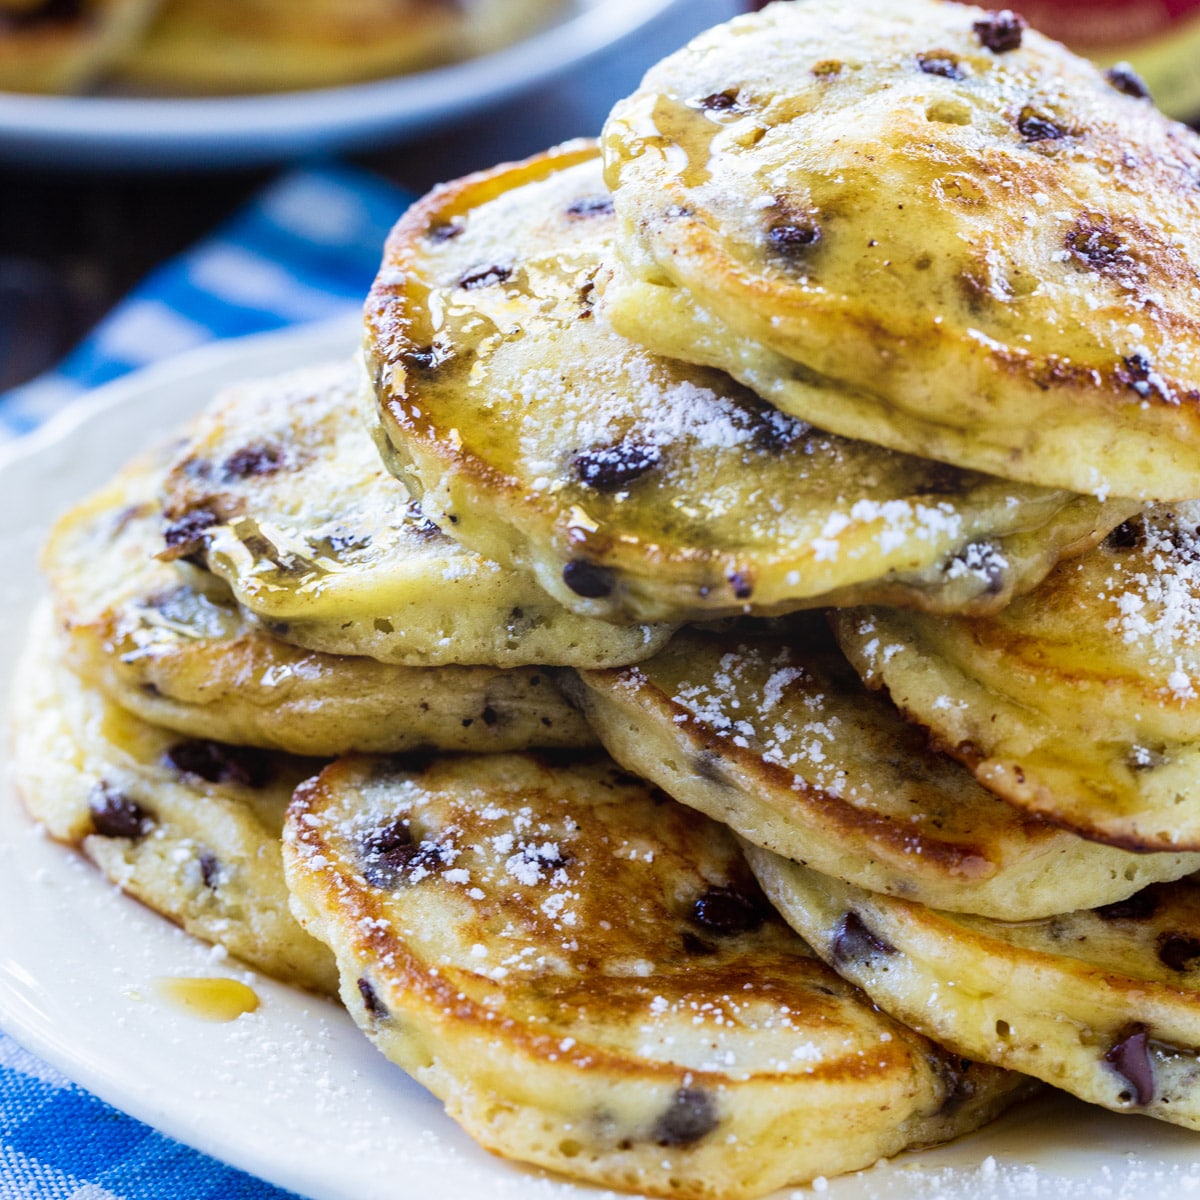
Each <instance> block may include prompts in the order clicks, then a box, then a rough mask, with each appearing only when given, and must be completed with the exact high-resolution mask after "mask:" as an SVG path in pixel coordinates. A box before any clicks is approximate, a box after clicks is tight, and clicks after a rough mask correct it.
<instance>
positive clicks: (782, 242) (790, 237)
mask: <svg viewBox="0 0 1200 1200" xmlns="http://www.w3.org/2000/svg"><path fill="white" fill-rule="evenodd" d="M767 240H768V241H769V242H770V243H771V245H772V246H775V247H776V248H777V249H779V250H784V251H787V252H789V253H791V252H795V251H800V250H806V249H807V248H808V247H809V246H815V245H816V244H817V243H818V242H819V241H820V240H821V227H820V226H819V225H818V224H817V223H816V221H813V220H803V219H801V220H792V221H782V222H780V223H779V224H778V225H772V226H771V228H770V229H768V230H767Z"/></svg>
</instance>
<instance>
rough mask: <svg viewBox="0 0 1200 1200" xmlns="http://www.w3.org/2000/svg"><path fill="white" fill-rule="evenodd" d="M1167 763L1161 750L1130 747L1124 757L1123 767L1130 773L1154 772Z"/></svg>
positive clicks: (1146, 747)
mask: <svg viewBox="0 0 1200 1200" xmlns="http://www.w3.org/2000/svg"><path fill="white" fill-rule="evenodd" d="M1166 761H1167V757H1166V755H1165V754H1163V752H1162V751H1161V750H1152V749H1151V748H1150V747H1149V746H1139V745H1136V744H1135V745H1132V746H1130V747H1129V753H1128V754H1126V755H1125V765H1126V766H1127V767H1128V768H1129V769H1130V770H1131V771H1154V770H1157V769H1158V768H1159V767H1161V766H1162V765H1163V763H1165V762H1166Z"/></svg>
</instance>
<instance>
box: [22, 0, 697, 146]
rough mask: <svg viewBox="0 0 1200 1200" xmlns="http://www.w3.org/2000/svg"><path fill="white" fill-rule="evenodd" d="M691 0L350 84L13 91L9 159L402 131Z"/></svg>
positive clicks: (570, 66) (651, 3)
mask: <svg viewBox="0 0 1200 1200" xmlns="http://www.w3.org/2000/svg"><path fill="white" fill-rule="evenodd" d="M680 2H681V0H570V2H569V3H568V4H567V6H566V10H565V12H564V13H563V14H562V15H561V16H560V17H559V18H558V19H557V20H556V21H555V22H553V23H552V24H551V25H549V26H548V27H546V28H545V29H543V30H541V31H540V32H538V33H535V34H533V35H532V36H530V37H528V38H526V39H525V40H524V41H522V42H519V43H517V44H516V45H513V46H509V47H507V48H506V49H503V50H500V51H497V52H496V53H494V54H489V55H486V56H484V57H482V58H476V59H471V60H469V61H467V62H462V63H456V64H454V65H453V66H449V67H441V68H438V69H437V70H432V71H421V72H417V73H415V74H411V75H402V76H397V77H394V78H391V79H382V80H375V81H373V82H370V83H360V84H354V85H352V86H349V87H336V88H321V89H316V90H312V91H301V92H286V93H279V94H275V95H262V96H224V97H218V98H211V99H210V98H204V99H193V98H186V99H185V98H179V99H173V98H163V99H159V98H151V97H127V96H31V95H17V94H15V93H12V92H3V93H0V161H7V162H21V163H31V164H39V165H52V166H57V167H69V168H80V167H103V168H113V167H126V168H128V167H151V168H159V167H184V166H232V165H236V164H244V163H256V162H266V161H271V160H277V159H285V158H292V157H296V156H297V155H301V154H312V153H314V152H317V151H325V150H335V149H348V148H357V147H361V146H366V145H369V144H371V143H373V142H378V141H380V140H382V139H384V138H386V139H387V140H389V141H396V140H399V139H401V138H404V137H411V136H415V135H417V134H419V133H426V132H428V131H429V130H430V129H432V128H434V127H436V126H438V125H440V124H442V123H444V122H449V121H451V120H453V119H455V118H456V117H461V116H463V115H465V114H468V113H471V112H475V111H478V110H481V109H483V108H485V107H486V106H487V105H490V104H493V103H497V102H499V101H501V100H503V99H505V98H507V97H509V96H511V95H513V94H514V93H516V92H518V91H521V90H524V89H526V88H531V87H533V86H534V85H536V84H538V83H543V82H545V81H546V80H549V79H551V78H553V77H554V76H557V75H560V74H563V73H565V72H567V71H571V70H579V69H580V68H581V67H582V66H583V65H584V64H585V63H586V62H587V61H588V60H589V59H591V58H593V57H594V56H596V55H598V54H600V53H602V52H604V51H606V50H611V49H613V48H614V47H616V46H617V45H618V44H619V43H620V42H622V41H623V40H625V39H626V38H628V37H630V36H631V35H632V34H634V33H635V32H637V31H638V30H640V29H642V28H643V27H644V26H646V25H648V24H650V23H651V22H653V21H655V20H656V19H658V18H659V17H660V16H661V15H662V14H663V13H665V12H666V11H667V10H668V9H670V8H673V7H676V6H677V5H679V4H680Z"/></svg>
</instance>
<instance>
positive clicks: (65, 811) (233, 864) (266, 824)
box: [11, 610, 337, 992]
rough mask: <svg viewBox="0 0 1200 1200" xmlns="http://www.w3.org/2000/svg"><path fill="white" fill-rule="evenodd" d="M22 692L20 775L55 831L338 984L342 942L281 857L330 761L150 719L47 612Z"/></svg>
mask: <svg viewBox="0 0 1200 1200" xmlns="http://www.w3.org/2000/svg"><path fill="white" fill-rule="evenodd" d="M14 696H15V703H14V704H13V710H12V719H11V726H12V731H13V749H14V755H13V758H14V780H15V782H16V786H17V790H18V792H19V793H20V795H21V798H22V799H23V801H24V802H25V807H26V808H27V809H28V810H29V812H30V815H31V816H33V817H34V818H35V819H36V820H38V821H41V822H42V823H43V824H44V825H45V827H46V829H47V830H48V832H49V833H50V834H51V836H53V837H55V838H58V839H60V840H62V841H65V842H71V843H73V844H75V845H77V846H78V847H79V848H80V849H81V850H82V851H83V853H84V854H85V855H87V857H88V858H90V859H91V860H92V861H93V862H94V863H95V864H96V866H97V867H99V868H100V870H101V871H102V872H103V873H104V874H105V875H106V876H107V877H108V878H109V879H110V880H111V881H112V882H113V883H114V884H116V886H117V887H119V888H120V889H121V890H122V891H124V892H128V893H129V895H131V896H134V897H136V898H137V899H138V900H140V901H142V902H143V903H144V904H146V905H148V906H149V907H150V908H153V909H155V910H156V911H157V912H160V913H162V914H163V915H164V916H166V917H169V918H170V919H171V920H173V921H176V922H177V923H178V924H180V925H182V926H183V928H184V929H186V930H187V931H188V932H189V933H191V934H194V935H195V936H196V937H199V938H203V939H204V940H205V941H208V942H213V943H214V944H216V945H219V946H223V947H225V949H227V950H228V951H229V952H230V953H231V954H234V955H236V956H237V957H238V958H240V959H242V960H243V961H244V962H247V963H249V964H250V965H251V966H254V967H257V968H259V969H260V970H262V971H264V972H266V973H267V974H268V975H272V976H274V977H275V978H277V979H281V980H283V981H284V982H285V983H293V984H298V985H300V986H302V987H308V988H312V989H313V990H315V991H322V992H332V991H333V990H334V989H335V987H336V980H337V976H336V971H335V969H334V964H333V960H332V957H331V956H330V954H329V952H328V950H327V949H326V948H325V947H324V946H323V945H322V944H321V943H320V942H318V941H316V940H315V939H314V938H312V937H310V936H309V935H308V934H306V933H305V932H304V931H303V930H302V929H301V928H300V926H299V925H297V924H296V922H295V920H294V919H293V918H292V916H291V915H290V913H289V911H288V903H287V892H286V889H285V888H284V882H283V868H282V866H281V864H280V858H279V837H280V832H281V830H282V828H283V819H284V812H285V810H286V808H287V804H288V800H289V799H290V798H291V795H292V791H293V789H294V788H295V786H296V785H297V784H298V783H299V782H300V781H301V780H302V779H304V778H305V777H306V776H308V775H311V774H312V773H313V772H315V771H317V770H318V769H319V768H320V766H321V764H320V762H318V761H316V760H313V759H300V758H291V757H289V756H286V755H279V754H268V753H265V752H263V751H259V750H246V749H242V748H238V747H234V746H226V745H222V744H220V743H217V742H211V741H200V740H185V739H181V738H180V737H179V736H178V735H177V734H174V733H171V732H169V731H167V730H163V729H158V728H155V727H154V726H152V725H148V724H146V723H145V722H144V721H141V720H139V719H138V718H137V717H134V716H132V715H130V714H129V713H127V712H126V711H125V710H123V709H121V708H119V707H118V706H117V705H115V704H113V703H111V702H110V701H108V700H106V699H105V698H104V697H103V696H102V695H101V693H100V692H99V691H97V690H96V689H94V688H91V687H88V686H87V685H85V684H84V683H83V682H82V681H80V680H79V678H78V677H77V676H75V675H74V674H73V673H72V672H70V671H69V670H67V669H66V668H65V667H64V666H63V665H62V663H61V661H60V659H59V655H58V647H57V645H56V639H55V633H54V629H53V622H52V620H51V618H50V614H49V612H48V611H45V610H43V611H42V612H41V613H40V614H39V617H38V620H37V621H36V622H35V624H34V627H33V630H32V631H31V634H30V643H29V646H28V649H27V652H26V655H25V658H24V660H23V663H22V666H21V669H20V672H19V677H18V679H17V683H16V688H15V692H14Z"/></svg>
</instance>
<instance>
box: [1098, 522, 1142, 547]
mask: <svg viewBox="0 0 1200 1200" xmlns="http://www.w3.org/2000/svg"><path fill="white" fill-rule="evenodd" d="M1144 536H1145V528H1144V527H1143V525H1142V522H1141V521H1140V520H1139V519H1137V518H1136V517H1135V518H1132V519H1131V520H1128V521H1122V522H1121V524H1120V525H1118V526H1117V527H1116V529H1114V530H1112V531H1111V532H1110V533H1109V535H1108V536H1107V537H1106V538H1105V539H1104V548H1105V549H1106V550H1136V549H1137V548H1138V547H1139V546H1140V545H1141V544H1142V539H1143V537H1144Z"/></svg>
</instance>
